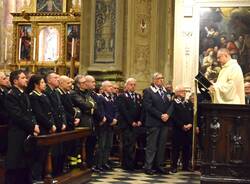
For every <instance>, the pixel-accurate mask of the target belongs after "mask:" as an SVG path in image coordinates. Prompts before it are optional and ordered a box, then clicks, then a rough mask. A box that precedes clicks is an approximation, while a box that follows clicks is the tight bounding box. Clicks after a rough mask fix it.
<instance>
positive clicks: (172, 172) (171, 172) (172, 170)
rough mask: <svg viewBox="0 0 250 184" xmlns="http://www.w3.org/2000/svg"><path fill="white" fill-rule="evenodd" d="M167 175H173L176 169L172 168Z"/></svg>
mask: <svg viewBox="0 0 250 184" xmlns="http://www.w3.org/2000/svg"><path fill="white" fill-rule="evenodd" d="M169 173H170V174H175V173H177V169H176V168H172V169H171V170H170V172H169Z"/></svg>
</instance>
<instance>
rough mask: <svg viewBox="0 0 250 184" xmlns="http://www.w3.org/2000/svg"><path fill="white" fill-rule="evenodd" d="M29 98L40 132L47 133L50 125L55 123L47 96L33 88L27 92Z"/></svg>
mask: <svg viewBox="0 0 250 184" xmlns="http://www.w3.org/2000/svg"><path fill="white" fill-rule="evenodd" d="M29 98H30V104H31V107H32V110H33V113H34V115H35V117H36V120H37V124H38V125H39V128H40V132H41V133H40V134H48V133H49V130H50V129H51V127H52V126H53V125H55V122H54V118H53V115H52V111H53V108H52V105H51V103H50V101H49V99H48V97H47V96H46V95H45V94H43V93H39V92H37V91H35V90H34V91H32V92H31V93H30V94H29Z"/></svg>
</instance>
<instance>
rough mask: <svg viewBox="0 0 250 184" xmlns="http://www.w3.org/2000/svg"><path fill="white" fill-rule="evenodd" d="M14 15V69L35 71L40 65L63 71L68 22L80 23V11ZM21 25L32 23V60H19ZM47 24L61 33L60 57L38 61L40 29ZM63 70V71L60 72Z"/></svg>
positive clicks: (76, 64) (77, 64) (12, 66)
mask: <svg viewBox="0 0 250 184" xmlns="http://www.w3.org/2000/svg"><path fill="white" fill-rule="evenodd" d="M12 16H13V51H12V53H13V63H12V64H10V67H11V68H13V69H16V68H21V67H29V68H31V70H32V71H33V72H35V71H36V70H37V68H40V67H46V68H47V67H49V68H54V69H55V70H57V69H58V70H59V73H63V71H65V70H66V68H69V67H70V66H68V65H67V66H66V56H65V55H66V54H65V53H66V45H65V43H66V28H67V25H68V24H79V23H80V13H77V12H73V13H26V12H22V13H12ZM19 25H31V27H32V32H33V36H32V38H31V56H32V57H31V60H30V61H21V62H20V61H19V60H18V40H19V35H18V26H19ZM45 26H56V27H57V29H58V30H59V34H60V37H59V38H60V48H63V49H61V50H60V54H59V58H58V60H57V62H47V61H46V62H45V61H44V62H38V61H37V60H38V44H39V43H38V42H39V33H40V30H41V29H42V28H43V27H45ZM34 38H36V53H35V61H34V60H33V51H34ZM75 67H79V62H77V63H75ZM60 71H61V72H60Z"/></svg>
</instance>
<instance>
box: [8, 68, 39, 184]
mask: <svg viewBox="0 0 250 184" xmlns="http://www.w3.org/2000/svg"><path fill="white" fill-rule="evenodd" d="M10 82H11V84H12V88H11V90H10V91H9V92H8V95H7V96H6V101H5V107H6V110H7V112H8V113H9V119H10V121H9V130H8V151H7V157H6V169H7V172H6V183H7V184H31V183H32V178H31V171H30V161H31V160H30V157H28V156H27V153H25V152H24V141H25V139H27V137H28V136H29V135H34V136H37V135H38V134H39V133H40V129H39V126H38V125H37V123H36V120H35V118H34V116H33V114H32V110H31V106H30V101H29V98H28V95H27V94H25V92H24V90H25V88H26V87H27V78H26V76H25V74H24V72H23V71H21V70H17V71H13V72H11V73H10Z"/></svg>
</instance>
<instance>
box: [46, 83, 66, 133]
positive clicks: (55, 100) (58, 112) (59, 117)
mask: <svg viewBox="0 0 250 184" xmlns="http://www.w3.org/2000/svg"><path fill="white" fill-rule="evenodd" d="M45 94H46V95H47V97H48V98H49V100H50V103H51V105H52V108H53V111H52V114H53V118H54V121H55V125H56V128H57V131H58V132H60V131H61V129H62V124H65V125H67V122H66V115H65V111H64V108H63V105H62V102H61V99H60V96H59V94H58V92H57V91H56V90H52V89H51V88H50V87H49V86H47V88H46V90H45Z"/></svg>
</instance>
